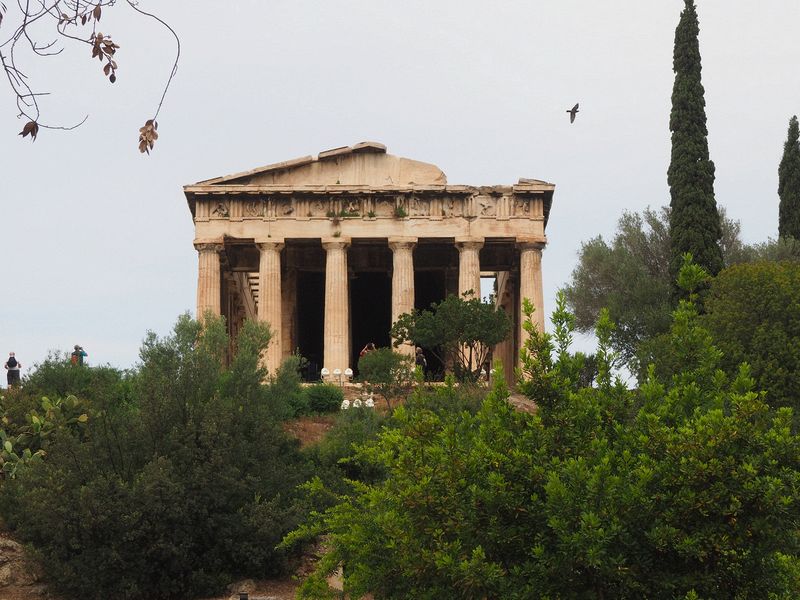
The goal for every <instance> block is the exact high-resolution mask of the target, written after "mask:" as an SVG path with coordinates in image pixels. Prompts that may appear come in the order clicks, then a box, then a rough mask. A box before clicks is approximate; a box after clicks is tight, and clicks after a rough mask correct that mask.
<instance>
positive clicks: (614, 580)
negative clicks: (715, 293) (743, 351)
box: [288, 267, 800, 600]
mask: <svg viewBox="0 0 800 600" xmlns="http://www.w3.org/2000/svg"><path fill="white" fill-rule="evenodd" d="M687 273H688V274H687V276H686V278H685V279H686V280H687V281H690V282H694V283H697V282H698V281H699V280H700V279H702V274H701V273H699V272H698V271H697V270H696V269H694V270H693V268H691V267H689V270H688V272H687ZM562 308H563V307H562ZM562 314H563V311H562ZM555 325H556V332H557V335H556V339H555V344H554V343H553V341H552V340H551V339H550V338H549V336H547V335H543V334H541V333H539V332H538V331H536V330H535V329H534V328H532V327H530V326H529V331H530V333H531V338H530V340H529V342H528V343H527V345H526V354H525V358H524V373H525V376H526V381H528V383H527V384H526V385H525V386H524V389H525V390H526V393H527V394H529V395H530V396H531V397H532V399H534V400H535V401H536V402H537V404H538V406H539V411H538V412H537V414H535V415H529V414H525V413H520V412H517V411H515V410H514V409H513V408H512V407H511V405H510V404H509V403H508V402H507V391H506V390H505V389H504V388H503V387H502V378H496V381H497V382H498V383H497V385H496V387H495V389H494V390H493V391H492V393H491V394H490V395H489V397H488V398H486V400H485V401H484V403H483V405H482V407H481V409H480V410H479V411H478V412H477V413H476V414H474V415H473V414H470V413H469V412H466V411H462V412H460V413H453V412H449V411H439V412H435V411H432V410H428V409H426V408H421V409H416V408H408V407H401V408H399V409H398V410H397V411H396V412H395V416H394V417H393V421H394V423H395V427H393V428H388V429H385V430H384V431H383V432H382V433H380V435H379V437H378V440H377V441H376V442H375V443H374V444H368V445H366V446H364V447H362V448H361V449H360V450H359V451H358V453H357V459H358V460H359V461H362V462H363V463H366V464H371V465H373V466H374V467H375V468H382V469H385V472H386V475H387V476H386V477H385V478H384V479H381V480H380V481H377V482H373V483H369V484H364V483H359V484H355V485H353V486H352V489H351V490H350V492H349V493H347V494H343V495H340V496H339V498H338V500H339V501H338V502H337V503H336V504H335V505H334V506H333V507H331V508H329V509H328V510H327V511H325V512H324V513H323V514H322V515H321V516H319V518H317V519H314V520H312V521H311V522H309V523H308V524H307V525H306V526H305V527H304V528H302V529H300V530H298V531H297V532H295V533H293V534H292V535H291V536H290V537H289V538H288V541H289V542H292V541H294V540H296V539H298V538H300V539H302V538H304V537H305V536H313V535H319V534H325V535H327V540H328V548H329V552H328V553H327V554H326V555H325V557H324V558H323V560H322V561H321V563H320V566H319V571H318V572H317V573H316V574H315V575H314V576H312V577H311V578H309V579H308V580H307V582H306V583H305V584H304V587H303V595H304V597H308V598H320V597H326V594H327V593H328V591H327V589H326V588H327V586H326V585H325V579H324V576H325V575H326V574H327V573H329V572H331V571H333V570H334V569H336V568H338V567H339V566H340V565H341V566H342V572H343V574H344V584H345V591H346V592H348V593H349V594H350V596H352V597H360V596H361V595H363V594H366V593H373V594H374V595H375V596H376V597H380V598H398V599H399V598H445V597H446V598H504V599H515V598H519V599H523V598H524V599H528V598H541V599H544V598H575V599H583V598H587V599H588V598H617V599H628V598H629V599H634V598H636V599H638V598H652V599H664V600H673V599H676V598H678V599H681V598H685V599H688V598H695V599H697V598H704V599H711V598H714V599H716V598H730V599H733V598H737V599H746V598H771V599H774V600H778V599H780V600H789V599H790V598H795V597H797V592H798V589H797V573H798V561H797V556H798V552H800V537H799V535H798V532H799V531H800V497H798V494H797V489H798V486H800V438H798V436H796V435H793V434H792V433H791V432H790V423H791V411H790V410H789V409H782V410H780V411H777V412H772V411H771V410H770V409H769V407H768V406H767V405H766V403H765V402H764V399H763V395H762V394H759V393H757V392H755V391H753V380H752V378H750V376H749V374H748V371H747V368H746V367H745V368H742V369H741V370H740V372H739V374H738V376H737V377H736V378H735V379H734V380H732V381H731V380H728V379H726V377H725V376H724V375H723V373H722V372H721V371H720V370H719V369H718V368H717V362H718V360H719V352H718V351H717V350H716V349H715V348H714V347H713V345H712V344H711V343H710V340H711V338H710V336H709V334H708V332H705V331H703V330H702V329H701V328H700V327H699V326H698V324H697V311H696V309H695V307H694V305H693V304H692V303H691V302H682V303H681V304H680V306H679V308H678V310H677V312H676V313H675V315H674V322H673V326H672V331H671V334H670V335H671V337H670V340H669V343H670V344H671V345H672V347H673V357H672V358H673V360H674V367H675V371H674V375H673V376H672V377H670V378H668V379H664V380H658V379H657V378H656V377H655V375H654V371H651V376H650V377H649V379H648V381H647V382H646V383H645V384H644V385H643V386H642V387H641V389H639V390H628V389H627V388H626V387H625V386H624V385H623V384H622V383H620V382H619V381H616V380H614V379H613V377H612V375H611V370H610V365H611V364H612V359H613V356H612V353H611V352H610V337H611V336H610V331H611V325H610V322H609V321H608V318H607V314H606V315H604V316H603V318H602V319H601V322H600V324H599V327H598V336H599V338H600V348H599V350H598V353H597V379H596V386H593V387H586V386H585V385H584V384H583V383H582V378H581V377H580V373H581V370H582V369H583V364H582V361H581V360H576V358H575V357H574V356H573V355H571V354H570V353H569V352H568V346H569V337H570V330H571V326H570V323H569V320H565V319H563V318H561V319H558V318H557V319H556V323H555Z"/></svg>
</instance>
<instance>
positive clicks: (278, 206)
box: [272, 198, 295, 218]
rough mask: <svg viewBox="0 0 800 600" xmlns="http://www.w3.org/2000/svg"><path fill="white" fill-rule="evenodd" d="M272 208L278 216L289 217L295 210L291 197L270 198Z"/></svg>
mask: <svg viewBox="0 0 800 600" xmlns="http://www.w3.org/2000/svg"><path fill="white" fill-rule="evenodd" d="M272 210H273V211H274V216H276V217H278V218H281V217H283V218H291V217H292V216H293V215H294V212H295V210H294V203H293V202H292V200H291V198H275V199H274V200H272Z"/></svg>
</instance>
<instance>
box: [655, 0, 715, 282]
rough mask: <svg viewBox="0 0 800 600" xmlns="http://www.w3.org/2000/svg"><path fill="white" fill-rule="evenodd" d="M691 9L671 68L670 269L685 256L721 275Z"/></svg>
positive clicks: (690, 1)
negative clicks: (673, 81)
mask: <svg viewBox="0 0 800 600" xmlns="http://www.w3.org/2000/svg"><path fill="white" fill-rule="evenodd" d="M684 2H685V3H686V6H685V7H684V10H683V12H682V13H681V19H680V22H679V23H678V27H677V28H676V29H675V50H674V54H673V63H672V65H673V66H672V69H673V71H675V84H674V86H673V88H672V112H671V114H670V118H669V129H670V131H671V132H672V156H671V159H670V164H669V170H668V171H667V182H668V183H669V191H670V207H671V208H672V211H671V213H670V220H669V225H670V237H671V260H670V268H671V271H672V275H673V279H674V278H675V277H677V273H678V270H679V269H680V266H681V264H682V256H683V254H684V253H685V252H691V253H692V256H693V257H694V261H695V262H696V263H697V264H699V265H701V266H702V267H705V269H706V270H708V272H709V273H711V274H712V275H716V274H717V273H719V271H720V270H721V269H722V266H723V263H722V251H721V249H720V245H719V242H720V239H721V237H722V230H721V228H720V220H719V213H718V212H717V203H716V201H715V200H714V163H713V162H712V161H711V159H710V158H709V155H708V139H707V137H708V129H707V128H706V111H705V105H706V102H705V98H704V93H705V91H704V90H703V84H702V82H701V80H700V71H701V66H700V45H699V43H698V40H697V36H698V34H699V32H700V28H699V25H698V23H697V11H696V10H695V5H694V0H684Z"/></svg>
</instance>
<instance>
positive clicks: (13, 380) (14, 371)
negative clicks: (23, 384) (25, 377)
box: [5, 352, 22, 387]
mask: <svg viewBox="0 0 800 600" xmlns="http://www.w3.org/2000/svg"><path fill="white" fill-rule="evenodd" d="M5 367H6V371H8V373H7V374H6V377H7V378H8V387H15V386H18V385H19V370H20V368H21V367H22V363H20V362H19V361H18V360H17V357H16V356H14V353H13V352H9V353H8V360H7V361H6V364H5Z"/></svg>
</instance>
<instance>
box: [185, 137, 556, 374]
mask: <svg viewBox="0 0 800 600" xmlns="http://www.w3.org/2000/svg"><path fill="white" fill-rule="evenodd" d="M554 189H555V186H554V185H553V184H551V183H547V182H544V181H538V180H536V179H520V180H519V182H518V183H517V184H514V185H505V186H502V185H497V186H488V187H487V186H479V187H474V186H466V185H448V184H447V178H446V176H445V174H444V173H443V172H442V171H441V170H440V169H439V168H438V167H436V166H435V165H432V164H428V163H424V162H419V161H416V160H410V159H407V158H400V157H397V156H392V155H391V154H387V153H386V147H385V146H383V145H382V144H378V143H375V142H363V143H360V144H356V145H355V146H348V147H344V148H337V149H334V150H328V151H326V152H321V153H320V154H319V155H318V156H317V157H316V158H314V157H311V156H307V157H304V158H300V159H296V160H291V161H287V162H282V163H277V164H273V165H268V166H266V167H261V168H258V169H253V170H251V171H246V172H243V173H237V174H234V175H228V176H225V177H217V178H214V179H208V180H206V181H201V182H199V183H195V184H192V185H187V186H185V187H184V193H185V195H186V199H187V201H188V203H189V209H190V210H191V213H192V218H193V220H194V224H195V240H194V245H195V248H196V249H197V251H198V254H199V265H198V281H197V313H198V316H202V315H203V314H204V313H205V312H206V311H211V312H212V313H214V314H218V315H224V316H225V318H226V321H227V326H228V329H229V332H230V334H231V337H232V338H235V336H236V334H237V332H238V330H239V328H240V327H241V325H242V323H243V322H244V320H245V319H259V320H263V321H267V322H269V324H270V327H271V329H272V332H273V338H272V342H271V343H270V346H269V349H268V351H267V355H266V357H265V360H266V366H267V368H268V369H269V371H270V372H271V373H274V372H275V370H276V369H277V368H278V366H280V363H281V361H282V360H283V358H285V357H286V356H288V355H290V354H291V353H292V352H294V351H296V350H299V351H300V353H301V354H302V355H303V356H305V357H307V358H308V359H309V360H310V371H311V372H310V374H309V376H310V377H314V376H316V375H317V374H318V373H319V370H320V369H322V368H323V367H324V368H327V369H328V370H329V372H330V373H333V372H334V371H335V370H336V369H339V370H340V371H341V372H344V371H345V369H347V368H353V369H355V368H356V364H357V359H358V352H359V351H360V349H361V348H362V347H363V345H364V344H365V343H366V342H369V341H373V342H376V343H377V344H378V345H379V346H381V345H389V343H390V340H389V328H390V327H391V323H392V322H393V321H394V320H396V318H397V317H398V316H399V315H400V314H402V313H404V312H409V311H411V310H412V309H413V308H415V307H416V308H428V307H429V306H430V304H431V303H432V302H438V301H440V300H442V299H443V298H444V297H445V296H446V295H447V294H454V293H463V292H465V291H467V290H473V291H475V293H477V294H480V278H481V275H483V276H484V277H487V276H492V277H495V278H496V279H495V281H496V284H495V286H496V294H495V301H496V303H497V304H498V306H500V307H502V308H503V310H505V311H507V312H508V313H509V314H510V315H511V316H512V318H513V320H514V323H515V327H514V333H513V334H512V336H511V338H512V339H509V340H508V341H506V342H504V343H503V344H500V345H499V346H498V347H496V348H495V349H494V353H493V354H494V357H495V358H499V359H500V360H502V361H503V363H504V365H505V371H506V375H507V377H508V378H509V380H510V379H511V376H512V375H513V366H514V365H515V364H516V360H517V356H518V350H519V347H520V344H521V342H522V341H523V340H524V336H525V332H524V330H523V329H522V326H521V321H522V317H521V305H522V302H521V299H522V298H529V299H530V300H531V301H532V302H533V304H534V306H535V307H536V313H535V317H536V319H537V324H538V326H539V327H540V328H542V327H543V323H544V321H543V315H544V310H543V302H542V270H541V256H542V249H543V248H544V247H545V244H546V242H547V238H546V237H545V227H546V225H547V218H548V215H549V212H550V206H551V204H552V200H553V191H554ZM401 351H404V352H408V353H411V354H413V348H411V347H403V348H401Z"/></svg>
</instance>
